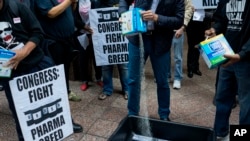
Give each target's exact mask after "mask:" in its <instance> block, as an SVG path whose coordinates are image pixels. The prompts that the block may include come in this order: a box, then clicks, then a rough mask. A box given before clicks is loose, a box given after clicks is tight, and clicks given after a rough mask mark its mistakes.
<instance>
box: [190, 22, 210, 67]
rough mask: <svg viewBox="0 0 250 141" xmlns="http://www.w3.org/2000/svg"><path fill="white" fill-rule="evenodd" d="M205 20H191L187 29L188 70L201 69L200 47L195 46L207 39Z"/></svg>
mask: <svg viewBox="0 0 250 141" xmlns="http://www.w3.org/2000/svg"><path fill="white" fill-rule="evenodd" d="M205 29H206V27H205V24H204V22H198V21H192V20H191V21H190V22H189V24H188V27H187V30H186V33H187V42H188V53H187V69H188V71H196V70H199V57H200V52H199V49H198V48H196V47H195V46H196V45H198V44H199V43H200V42H201V41H203V40H204V39H205V37H204V35H205Z"/></svg>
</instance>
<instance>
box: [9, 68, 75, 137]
mask: <svg viewBox="0 0 250 141" xmlns="http://www.w3.org/2000/svg"><path fill="white" fill-rule="evenodd" d="M9 83H10V86H11V92H12V97H13V100H14V103H15V107H16V111H17V116H18V119H19V123H20V126H21V129H22V133H23V135H24V139H25V140H26V141H48V140H50V141H52V140H62V139H64V138H65V137H67V136H69V135H70V134H72V133H73V126H72V119H71V114H70V108H69V101H68V94H67V88H66V81H65V74H64V67H63V65H59V66H55V67H51V68H48V69H44V70H42V71H39V72H35V73H32V74H27V75H23V76H20V77H16V78H14V79H13V80H11V81H10V82H9Z"/></svg>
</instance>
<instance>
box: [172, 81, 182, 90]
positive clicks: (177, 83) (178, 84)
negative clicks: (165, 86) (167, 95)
mask: <svg viewBox="0 0 250 141" xmlns="http://www.w3.org/2000/svg"><path fill="white" fill-rule="evenodd" d="M173 88H174V89H180V88H181V81H180V80H174V84H173Z"/></svg>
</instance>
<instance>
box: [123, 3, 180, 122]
mask: <svg viewBox="0 0 250 141" xmlns="http://www.w3.org/2000/svg"><path fill="white" fill-rule="evenodd" d="M132 2H133V1H132V0H130V1H129V0H120V3H119V13H123V12H125V11H127V10H128V8H129V6H130V5H131V3H132ZM134 7H138V8H141V9H143V10H142V11H141V15H142V18H143V20H144V21H146V22H147V28H148V30H147V32H146V33H143V34H142V40H143V41H141V42H139V36H138V35H135V36H128V37H127V38H128V40H129V64H128V65H129V81H128V86H129V92H128V114H129V115H138V114H139V110H140V107H139V106H140V93H141V89H140V87H141V86H140V85H141V84H140V82H141V80H142V79H141V72H142V71H143V70H142V69H143V68H142V67H143V65H144V63H145V62H146V60H147V58H148V57H150V59H151V64H152V68H153V71H154V77H155V80H156V83H157V96H158V105H159V108H158V114H159V116H160V119H161V120H169V114H170V108H169V107H170V88H169V85H168V71H167V70H169V64H168V62H169V61H168V60H169V50H170V47H171V43H172V39H173V36H174V29H177V28H179V27H181V26H182V25H183V20H184V11H185V6H184V1H183V0H135V1H134ZM142 42H143V44H144V46H143V47H142V44H140V43H142ZM142 48H144V52H143V55H142V56H140V49H142ZM140 58H143V59H142V60H140ZM138 60H140V61H138Z"/></svg>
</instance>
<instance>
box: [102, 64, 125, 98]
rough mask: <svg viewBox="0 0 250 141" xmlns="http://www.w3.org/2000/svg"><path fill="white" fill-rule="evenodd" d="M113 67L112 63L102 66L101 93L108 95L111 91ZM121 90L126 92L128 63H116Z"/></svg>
mask: <svg viewBox="0 0 250 141" xmlns="http://www.w3.org/2000/svg"><path fill="white" fill-rule="evenodd" d="M113 67H114V65H106V66H102V77H103V93H104V94H106V95H108V96H110V95H112V93H113V80H112V79H113ZM117 67H118V71H119V77H120V82H121V85H122V92H123V93H124V94H125V92H128V64H117Z"/></svg>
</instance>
